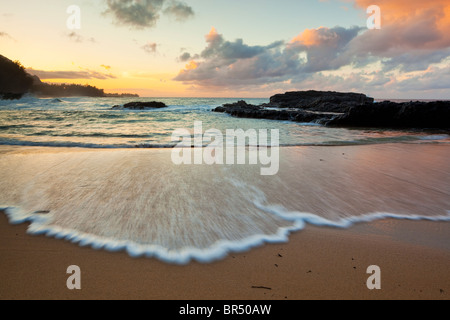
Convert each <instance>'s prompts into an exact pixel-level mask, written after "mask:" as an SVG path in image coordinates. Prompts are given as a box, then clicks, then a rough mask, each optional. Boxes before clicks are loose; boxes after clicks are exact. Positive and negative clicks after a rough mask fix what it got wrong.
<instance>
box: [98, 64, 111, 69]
mask: <svg viewBox="0 0 450 320" xmlns="http://www.w3.org/2000/svg"><path fill="white" fill-rule="evenodd" d="M100 67H102V68H104V69H106V70H111V66H107V65H104V64H102V65H100Z"/></svg>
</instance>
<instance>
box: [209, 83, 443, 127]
mask: <svg viewBox="0 0 450 320" xmlns="http://www.w3.org/2000/svg"><path fill="white" fill-rule="evenodd" d="M213 111H214V112H222V113H224V112H225V113H228V114H230V115H232V116H234V117H239V118H256V119H272V120H290V121H295V122H305V123H306V122H309V123H317V124H323V125H327V126H338V127H374V128H417V129H424V128H429V129H432V128H436V129H443V128H445V129H449V128H450V101H434V102H418V101H416V102H412V101H411V102H406V103H394V102H390V101H384V102H380V103H374V99H373V98H368V97H367V96H366V95H364V94H360V93H340V92H321V91H299V92H287V93H285V94H278V95H275V96H273V97H271V98H270V103H268V104H263V105H259V106H255V105H251V104H248V103H246V102H245V101H238V102H236V103H232V104H225V105H223V106H221V107H217V108H216V109H214V110H213Z"/></svg>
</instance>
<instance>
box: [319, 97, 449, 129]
mask: <svg viewBox="0 0 450 320" xmlns="http://www.w3.org/2000/svg"><path fill="white" fill-rule="evenodd" d="M326 125H328V126H340V127H376V128H429V129H431V128H436V129H443V128H447V129H448V128H450V101H434V102H419V101H416V102H412V101H411V102H406V103H394V102H390V101H384V102H380V103H373V104H365V105H362V106H358V107H352V108H350V110H349V111H348V112H347V113H345V114H343V115H340V116H338V117H336V118H334V119H331V120H330V121H328V122H327V123H326Z"/></svg>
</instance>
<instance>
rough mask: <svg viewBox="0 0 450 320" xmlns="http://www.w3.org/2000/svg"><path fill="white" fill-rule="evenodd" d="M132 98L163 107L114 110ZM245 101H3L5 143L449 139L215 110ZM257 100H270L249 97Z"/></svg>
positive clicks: (0, 115)
mask: <svg viewBox="0 0 450 320" xmlns="http://www.w3.org/2000/svg"><path fill="white" fill-rule="evenodd" d="M130 100H132V101H149V100H150V101H153V100H157V101H161V102H164V103H166V105H168V106H169V107H168V108H166V109H158V110H143V111H134V110H111V108H112V107H113V106H114V105H123V104H125V103H127V102H130ZM238 100H240V99H215V98H211V99H208V98H151V99H148V98H138V99H136V98H134V99H130V98H61V99H37V98H34V97H25V98H23V99H21V100H19V101H0V144H3V145H22V146H51V147H82V148H162V147H173V146H175V145H176V143H175V142H172V133H173V131H174V130H176V129H188V130H190V131H192V130H193V126H194V122H195V121H201V122H202V123H203V129H204V130H205V131H206V130H208V129H218V130H220V131H222V132H225V131H226V129H243V130H244V131H245V130H247V129H256V130H259V129H278V130H279V132H280V145H281V146H307V145H352V144H353V145H355V144H356V145H358V144H374V143H395V142H412V143H449V142H450V135H448V133H442V132H438V133H433V132H432V133H430V132H423V131H411V130H410V131H405V130H377V129H352V130H350V129H341V128H326V127H323V126H320V125H316V124H313V123H295V122H289V121H273V120H261V119H238V118H233V117H230V116H229V115H226V114H220V113H214V112H211V110H212V109H213V108H215V107H217V106H221V105H222V104H224V103H233V102H236V101H238ZM244 100H245V101H247V102H248V103H251V104H261V103H267V102H269V101H268V99H244Z"/></svg>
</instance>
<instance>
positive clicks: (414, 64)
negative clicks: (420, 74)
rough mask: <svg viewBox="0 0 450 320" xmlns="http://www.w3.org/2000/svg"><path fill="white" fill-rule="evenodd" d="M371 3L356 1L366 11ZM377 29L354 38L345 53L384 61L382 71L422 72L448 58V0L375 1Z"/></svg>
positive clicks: (449, 6)
mask: <svg viewBox="0 0 450 320" xmlns="http://www.w3.org/2000/svg"><path fill="white" fill-rule="evenodd" d="M370 4H372V1H369V0H356V1H355V5H356V6H357V7H359V8H361V9H363V8H367V7H368V6H369V5H370ZM377 5H378V6H379V7H380V9H381V17H382V26H381V29H380V30H368V31H367V32H364V33H363V34H361V35H360V36H359V37H357V38H356V39H354V40H353V41H352V43H351V44H350V45H349V50H348V52H347V54H349V55H357V56H359V57H364V56H373V57H377V58H381V59H384V61H385V70H390V69H392V68H400V69H402V70H404V71H411V70H424V69H427V68H428V66H429V65H431V64H433V63H437V62H439V61H442V60H443V59H445V58H446V57H447V56H448V50H447V49H448V48H449V47H450V33H449V32H448V30H450V2H449V1H448V0H429V1H418V0H408V1H406V0H378V1H377Z"/></svg>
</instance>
